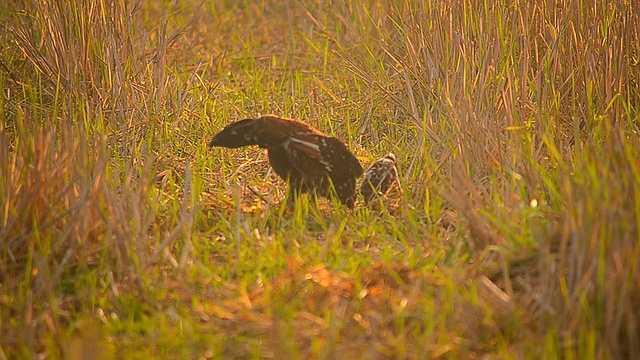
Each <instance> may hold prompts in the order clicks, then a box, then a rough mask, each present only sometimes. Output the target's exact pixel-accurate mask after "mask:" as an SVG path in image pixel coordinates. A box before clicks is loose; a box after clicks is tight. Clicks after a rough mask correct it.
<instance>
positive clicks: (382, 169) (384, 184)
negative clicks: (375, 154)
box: [360, 153, 401, 203]
mask: <svg viewBox="0 0 640 360" xmlns="http://www.w3.org/2000/svg"><path fill="white" fill-rule="evenodd" d="M394 186H397V188H398V189H399V190H400V189H401V188H400V178H399V176H398V168H397V167H396V156H395V154H393V153H389V154H387V155H386V156H385V157H383V158H382V159H379V160H377V161H376V162H374V163H373V164H372V165H371V166H369V168H368V169H367V171H365V172H364V177H363V179H362V184H360V193H361V194H362V197H363V198H364V202H365V203H369V202H370V201H372V200H373V199H375V198H376V196H383V195H386V194H387V193H388V192H389V191H390V190H391V189H392V188H393V187H394Z"/></svg>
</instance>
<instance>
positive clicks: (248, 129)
mask: <svg viewBox="0 0 640 360" xmlns="http://www.w3.org/2000/svg"><path fill="white" fill-rule="evenodd" d="M246 145H258V136H257V133H256V131H255V119H244V120H240V121H236V122H234V123H231V124H229V125H227V126H225V127H224V129H222V131H220V132H219V133H217V134H216V135H215V136H214V137H213V139H211V141H210V142H209V148H212V147H214V146H218V147H226V148H231V149H233V148H238V147H241V146H246Z"/></svg>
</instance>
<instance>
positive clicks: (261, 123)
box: [209, 115, 362, 208]
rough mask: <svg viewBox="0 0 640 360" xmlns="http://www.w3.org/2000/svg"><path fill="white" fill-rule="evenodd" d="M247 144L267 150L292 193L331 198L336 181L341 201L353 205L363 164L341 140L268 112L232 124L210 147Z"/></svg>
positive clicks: (272, 164)
mask: <svg viewBox="0 0 640 360" xmlns="http://www.w3.org/2000/svg"><path fill="white" fill-rule="evenodd" d="M248 145H258V146H259V147H261V148H265V149H267V151H268V153H269V162H270V163H271V167H273V170H274V171H275V172H276V174H278V175H279V176H280V177H281V178H283V179H284V180H285V181H287V180H288V182H289V184H290V186H291V189H292V190H293V191H292V195H293V196H297V195H298V194H300V193H303V192H312V193H313V192H315V193H316V194H318V195H320V196H324V197H329V195H330V194H331V184H333V188H335V192H336V195H337V196H338V199H339V200H340V202H341V203H343V204H345V205H347V206H348V207H349V208H353V207H354V204H355V199H356V180H357V179H358V177H360V175H362V166H361V165H360V162H359V161H358V159H357V158H356V157H355V156H354V155H353V154H352V153H351V151H349V149H348V148H347V147H346V145H345V144H344V143H343V142H342V141H340V140H338V139H336V138H334V137H331V136H327V135H325V134H324V133H322V132H321V131H320V130H318V129H316V128H314V127H313V126H311V125H307V124H305V123H303V122H300V121H296V120H292V119H285V118H281V117H278V116H274V115H268V116H263V117H261V118H258V119H244V120H240V121H237V122H234V123H231V124H229V125H227V126H226V127H225V128H224V129H222V131H220V132H219V133H218V134H216V135H215V136H214V137H213V139H212V140H211V142H210V143H209V147H210V148H211V147H214V146H221V147H226V148H232V149H233V148H238V147H241V146H248Z"/></svg>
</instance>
